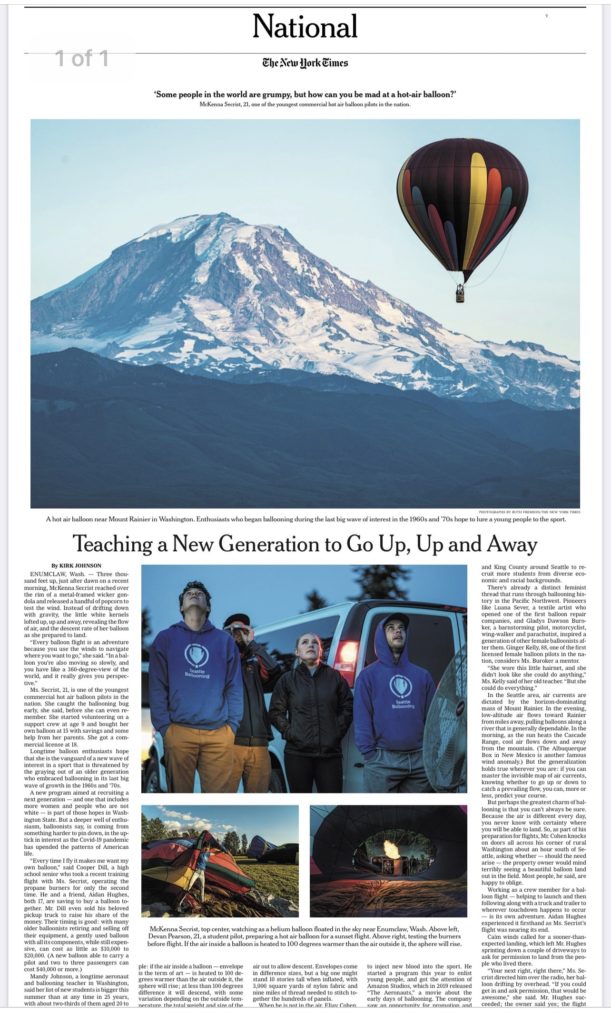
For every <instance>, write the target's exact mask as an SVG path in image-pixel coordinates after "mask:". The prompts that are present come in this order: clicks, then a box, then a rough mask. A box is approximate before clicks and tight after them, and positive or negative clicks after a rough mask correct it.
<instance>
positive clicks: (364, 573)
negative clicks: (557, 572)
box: [141, 565, 467, 794]
mask: <svg viewBox="0 0 611 1024" xmlns="http://www.w3.org/2000/svg"><path fill="white" fill-rule="evenodd" d="M142 600H143V608H142V743H141V750H142V755H141V765H142V788H143V791H144V792H149V793H155V792H169V793H192V792H204V793H236V792H244V793H268V792H271V793H287V792H290V793H312V792H317V793H342V792H352V793H362V792H366V793H395V794H399V793H433V792H443V793H447V792H454V793H456V792H465V791H466V789H467V607H466V601H467V570H466V566H464V565H459V566H443V565H435V566H412V567H410V566H398V565H373V566H354V567H350V566H340V565H335V566H329V565H326V566H321V565H319V566H304V565H293V566H278V565H267V566H239V567H235V566H195V567H194V566H184V565H182V566H154V565H151V566H143V569H142ZM236 609H239V610H236Z"/></svg>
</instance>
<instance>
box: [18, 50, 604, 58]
mask: <svg viewBox="0 0 611 1024" xmlns="http://www.w3.org/2000/svg"><path fill="white" fill-rule="evenodd" d="M58 52H59V51H58V50H53V51H52V50H24V56H26V57H55V56H56V54H57V53H58ZM80 52H82V51H79V50H62V53H65V54H68V55H69V54H71V53H80ZM95 52H96V53H107V54H108V56H109V57H270V56H271V57H313V56H314V57H585V56H586V51H585V50H391V51H388V50H356V51H353V52H352V53H344V52H343V51H337V52H333V51H329V52H325V53H320V52H318V51H305V52H304V53H302V52H301V51H294V50H293V51H292V52H290V53H274V54H266V53H258V52H257V51H256V50H101V51H100V50H96V51H95Z"/></svg>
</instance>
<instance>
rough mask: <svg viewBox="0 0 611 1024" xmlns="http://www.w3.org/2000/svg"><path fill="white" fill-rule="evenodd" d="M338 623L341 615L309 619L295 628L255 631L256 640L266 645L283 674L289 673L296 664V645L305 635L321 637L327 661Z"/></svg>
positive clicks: (284, 627) (324, 657)
mask: <svg viewBox="0 0 611 1024" xmlns="http://www.w3.org/2000/svg"><path fill="white" fill-rule="evenodd" d="M338 622H339V615H326V616H321V618H317V619H307V620H306V621H305V622H301V623H296V624H295V625H293V626H280V627H279V628H278V629H270V630H264V631H263V632H261V633H257V632H256V631H255V640H256V641H257V643H260V644H264V645H265V648H266V650H267V651H269V653H270V654H271V655H272V657H273V658H275V659H276V661H277V662H278V664H279V665H281V666H282V671H283V672H288V671H289V669H291V668H293V665H294V664H295V644H296V643H297V640H298V638H299V637H300V636H302V635H303V634H304V633H316V634H317V635H318V636H319V637H320V639H321V640H322V659H323V661H326V660H327V658H328V657H329V649H330V647H331V641H332V640H333V635H334V633H335V630H336V628H337V624H338Z"/></svg>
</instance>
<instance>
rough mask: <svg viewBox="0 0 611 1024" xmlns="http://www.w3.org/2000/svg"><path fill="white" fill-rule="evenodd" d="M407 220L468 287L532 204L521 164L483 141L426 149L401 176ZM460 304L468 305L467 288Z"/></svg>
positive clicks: (400, 195)
mask: <svg viewBox="0 0 611 1024" xmlns="http://www.w3.org/2000/svg"><path fill="white" fill-rule="evenodd" d="M397 197H398V199H399V204H400V206H401V210H402V211H403V216H404V217H405V219H406V221H407V223H408V224H409V226H410V227H411V228H412V229H413V230H414V231H415V232H416V234H417V235H418V238H419V239H420V241H421V242H424V244H425V245H426V246H427V248H428V249H430V251H431V252H432V253H433V256H436V257H437V259H438V260H439V262H440V263H441V264H442V265H443V266H444V267H445V268H446V270H457V271H462V273H463V275H464V281H465V283H466V282H467V281H468V280H469V278H470V276H471V274H472V273H473V271H474V270H475V269H476V267H479V265H480V263H482V261H483V260H485V259H486V257H487V256H488V255H489V254H490V253H491V252H492V250H493V249H496V247H497V245H499V243H500V242H502V241H503V239H504V238H506V237H507V235H508V233H509V232H510V231H511V229H512V228H513V227H514V225H515V224H516V223H517V221H518V219H519V217H520V215H521V213H522V210H523V209H524V206H525V205H526V200H527V198H528V178H527V176H526V171H525V170H524V168H523V167H522V164H521V163H520V161H519V160H518V159H517V157H515V156H514V155H513V153H510V152H509V150H508V149H504V148H503V146H498V145H497V144H496V143H494V142H485V141H484V140H483V139H442V140H441V141H439V142H431V143H430V144H429V145H428V146H422V148H421V149H418V150H416V152H415V153H412V155H411V156H410V157H408V158H407V160H406V161H405V163H404V164H403V167H402V168H401V170H400V171H399V177H398V179H397ZM456 301H457V302H464V285H462V284H460V285H458V288H457V290H456Z"/></svg>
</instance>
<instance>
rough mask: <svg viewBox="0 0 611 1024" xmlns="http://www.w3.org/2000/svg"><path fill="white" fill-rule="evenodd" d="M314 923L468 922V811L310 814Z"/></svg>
mask: <svg viewBox="0 0 611 1024" xmlns="http://www.w3.org/2000/svg"><path fill="white" fill-rule="evenodd" d="M310 851H311V855H310V914H311V916H312V917H466V916H467V808H466V806H457V805H454V806H444V805H443V804H436V805H435V806H427V805H425V804H414V805H411V804H404V803H399V804H397V805H395V806H392V807H390V806H388V805H382V806H378V807H373V806H371V805H370V806H368V807H357V806H355V805H354V804H351V805H344V806H337V807H334V806H320V807H319V806H313V807H312V808H311V810H310Z"/></svg>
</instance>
